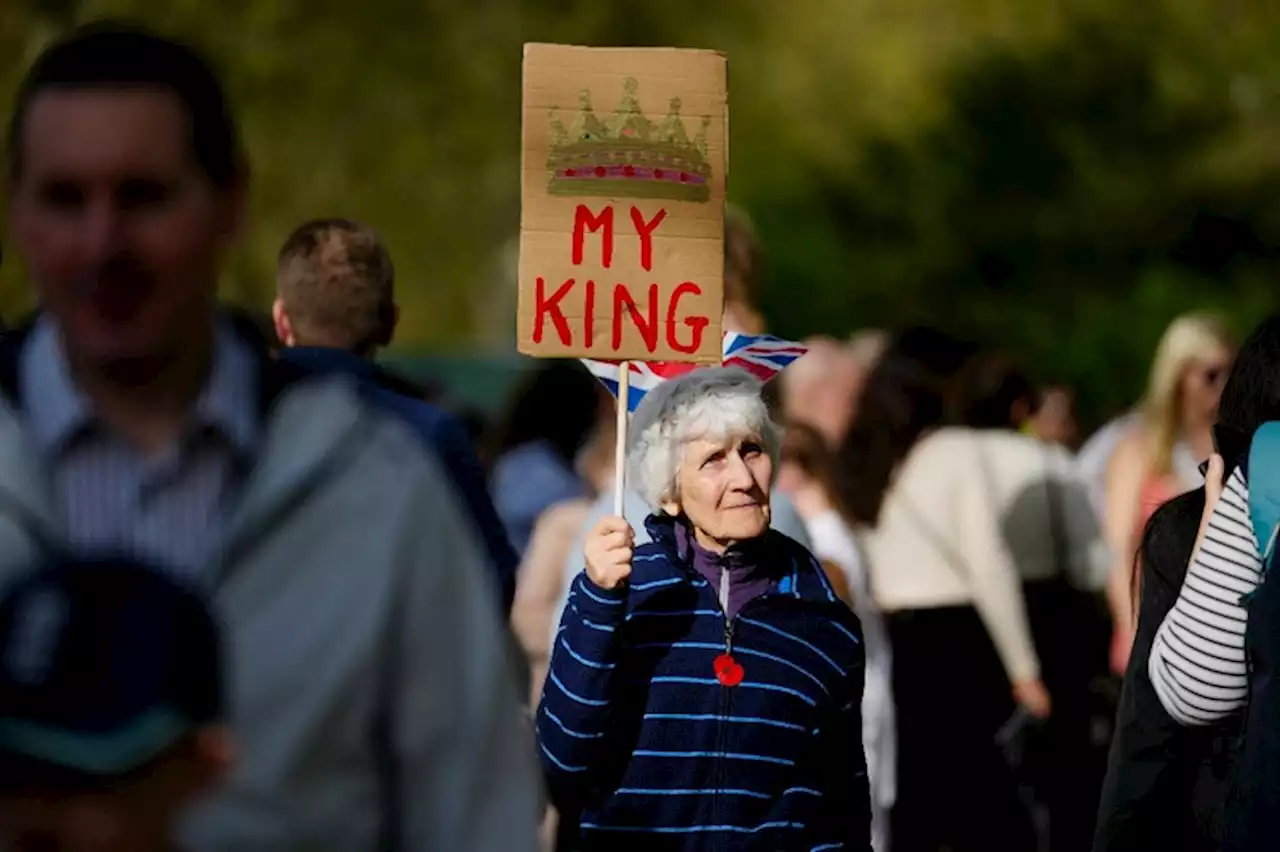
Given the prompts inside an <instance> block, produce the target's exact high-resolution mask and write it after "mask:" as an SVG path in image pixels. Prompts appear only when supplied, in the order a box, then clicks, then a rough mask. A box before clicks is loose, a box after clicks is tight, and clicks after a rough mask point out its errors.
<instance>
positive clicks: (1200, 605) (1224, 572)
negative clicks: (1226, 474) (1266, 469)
mask: <svg viewBox="0 0 1280 852" xmlns="http://www.w3.org/2000/svg"><path fill="white" fill-rule="evenodd" d="M1261 579H1262V559H1261V556H1260V553H1259V548H1258V541H1257V539H1256V538H1255V536H1254V534H1253V524H1252V522H1251V521H1250V519H1249V486H1248V484H1247V483H1246V482H1245V478H1244V474H1243V473H1241V470H1240V468H1236V469H1235V471H1234V472H1233V473H1232V474H1231V477H1230V478H1229V479H1228V480H1227V484H1226V486H1225V487H1224V488H1223V490H1222V497H1221V499H1219V500H1218V504H1217V506H1215V507H1214V510H1213V515H1212V516H1211V517H1210V519H1209V526H1208V529H1207V530H1206V531H1205V535H1204V540H1203V541H1202V542H1201V544H1200V549H1199V551H1197V552H1196V554H1195V556H1194V557H1193V558H1192V561H1191V566H1190V568H1188V570H1187V579H1186V581H1185V582H1184V583H1183V585H1182V591H1181V592H1179V593H1178V600H1177V602H1176V603H1175V604H1174V605H1173V609H1172V610H1170V611H1169V614H1168V615H1167V616H1165V620H1164V623H1163V624H1161V625H1160V629H1159V631H1158V632H1157V633H1156V638H1155V641H1154V643H1153V644H1152V646H1151V658H1150V661H1149V662H1148V671H1149V673H1150V675H1151V684H1152V686H1154V687H1155V691H1156V695H1158V696H1159V698H1160V703H1161V704H1162V705H1164V708H1165V710H1167V711H1168V712H1169V715H1170V716H1172V717H1173V718H1174V719H1176V720H1177V721H1179V722H1181V723H1182V724H1184V725H1208V724H1210V723H1213V722H1216V721H1218V720H1220V719H1223V718H1225V717H1227V716H1229V715H1231V714H1232V713H1233V712H1235V711H1237V710H1239V709H1240V708H1241V707H1243V706H1244V703H1245V698H1246V696H1247V695H1248V691H1249V671H1248V664H1247V662H1246V660H1245V625H1246V623H1247V620H1248V614H1247V612H1246V610H1245V607H1244V606H1243V604H1242V602H1241V598H1242V597H1243V596H1245V595H1247V594H1248V593H1249V592H1252V591H1253V590H1254V589H1255V588H1257V586H1258V583H1259V582H1260V581H1261Z"/></svg>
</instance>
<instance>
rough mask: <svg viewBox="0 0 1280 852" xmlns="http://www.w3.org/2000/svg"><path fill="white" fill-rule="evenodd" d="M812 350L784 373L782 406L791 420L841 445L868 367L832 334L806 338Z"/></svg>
mask: <svg viewBox="0 0 1280 852" xmlns="http://www.w3.org/2000/svg"><path fill="white" fill-rule="evenodd" d="M804 345H805V346H808V347H809V351H808V352H806V353H805V354H804V357H803V358H801V359H800V360H798V361H796V362H795V363H794V364H792V365H791V366H790V367H788V368H787V370H786V372H784V373H783V374H782V376H781V377H780V380H781V381H782V409H783V415H784V417H785V419H786V420H787V421H789V422H796V423H804V424H807V425H809V426H812V427H813V428H814V429H816V430H818V433H819V434H820V435H822V439H823V441H825V442H826V444H827V446H828V447H838V446H839V445H840V442H841V441H843V440H844V435H845V432H846V431H847V430H848V428H849V422H850V420H851V419H852V417H853V411H854V406H855V405H856V404H857V398H858V393H859V391H861V389H862V380H863V378H864V377H865V376H866V372H867V368H866V366H865V365H864V364H863V363H862V362H861V361H860V360H859V358H858V354H857V353H856V352H855V350H854V348H853V347H852V346H849V345H847V344H842V343H839V342H838V341H835V340H832V339H831V338H830V337H811V338H809V339H808V340H806V341H804Z"/></svg>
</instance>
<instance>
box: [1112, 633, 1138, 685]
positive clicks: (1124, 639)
mask: <svg viewBox="0 0 1280 852" xmlns="http://www.w3.org/2000/svg"><path fill="white" fill-rule="evenodd" d="M1137 635H1138V634H1137V629H1136V628H1135V627H1134V626H1133V625H1132V623H1130V624H1129V625H1127V626H1125V627H1124V628H1120V627H1115V628H1113V629H1112V631H1111V651H1110V658H1111V673H1112V674H1113V675H1115V676H1116V677H1124V673H1125V672H1126V671H1128V670H1129V652H1130V651H1132V650H1133V641H1134V639H1135V638H1137Z"/></svg>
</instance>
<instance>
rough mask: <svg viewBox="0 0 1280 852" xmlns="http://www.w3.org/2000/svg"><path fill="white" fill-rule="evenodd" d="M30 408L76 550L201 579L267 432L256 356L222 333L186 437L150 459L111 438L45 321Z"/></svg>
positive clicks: (35, 349) (24, 372)
mask: <svg viewBox="0 0 1280 852" xmlns="http://www.w3.org/2000/svg"><path fill="white" fill-rule="evenodd" d="M19 357H20V361H19V365H18V369H19V374H18V375H19V383H20V385H19V389H20V396H21V399H22V408H23V412H24V415H25V417H26V420H27V426H28V428H29V431H30V433H31V435H32V437H33V438H34V440H35V442H36V447H37V448H38V450H39V451H40V452H41V454H42V455H43V457H44V459H45V463H46V465H47V466H48V468H49V472H50V475H51V478H52V485H53V496H54V505H55V508H56V509H57V510H58V511H59V512H60V515H61V521H62V528H63V530H64V532H65V533H66V535H67V537H68V540H69V542H70V544H71V545H72V546H73V547H75V548H78V549H82V550H93V551H98V550H116V551H122V552H128V553H132V554H135V555H138V556H140V557H143V558H145V559H148V560H150V561H154V562H157V563H159V564H164V565H168V566H170V567H172V568H174V569H176V570H177V571H180V572H182V573H184V574H186V575H187V576H194V575H195V574H196V572H198V571H200V570H201V569H202V568H203V567H204V566H205V565H207V564H208V562H209V558H210V556H211V554H212V550H211V548H212V547H214V546H215V545H216V543H217V536H218V534H219V532H220V530H221V521H222V520H223V518H224V516H225V512H226V509H227V508H228V502H229V498H230V497H231V495H232V493H233V490H234V488H235V486H236V484H237V483H238V481H239V479H240V478H241V477H242V475H243V474H244V473H245V472H247V470H248V468H249V466H250V465H251V464H252V462H253V457H254V451H255V449H256V446H257V442H258V438H259V431H260V424H259V419H258V418H259V411H258V404H257V398H258V397H257V388H258V383H259V367H258V364H257V361H256V358H255V356H254V353H253V351H252V350H251V349H250V348H249V346H248V345H247V344H245V343H244V342H243V341H241V340H239V339H238V338H237V337H236V336H235V333H234V332H233V331H232V330H231V329H230V328H227V327H220V328H219V329H218V334H217V338H216V343H215V349H214V361H213V367H212V370H211V372H210V375H209V379H208V381H207V383H206V385H205V388H204V390H203V391H202V393H201V394H200V396H199V397H198V399H197V401H196V404H195V406H194V408H193V409H192V413H191V418H190V421H189V422H188V424H187V428H186V429H185V430H184V431H183V433H182V434H181V436H180V437H179V438H178V440H176V441H175V442H174V443H173V444H172V445H171V446H169V447H167V448H165V449H164V450H163V451H161V452H160V453H158V454H155V455H152V456H147V455H145V454H143V453H142V452H141V451H140V450H139V449H138V448H137V447H136V446H135V445H133V444H131V443H130V442H129V441H127V440H125V439H124V438H123V437H121V436H119V435H116V434H114V433H113V432H111V431H110V430H109V429H108V427H107V426H106V425H105V424H103V423H102V421H101V420H99V419H98V418H97V417H96V416H95V415H94V412H93V409H92V406H91V404H90V402H89V401H88V400H87V399H86V398H85V397H84V395H83V394H82V393H81V392H80V391H79V390H78V389H77V388H76V386H75V384H74V382H73V380H72V378H71V374H70V371H69V369H68V366H67V361H66V357H65V355H64V354H63V350H62V345H61V342H60V339H59V335H58V330H57V328H56V327H55V326H54V325H53V323H52V322H51V321H50V320H49V319H48V318H47V317H42V318H41V319H40V320H38V321H37V323H36V325H35V327H34V328H33V329H32V331H31V334H30V337H29V338H28V339H27V340H26V342H25V343H24V345H23V348H22V352H21V354H20V356H19Z"/></svg>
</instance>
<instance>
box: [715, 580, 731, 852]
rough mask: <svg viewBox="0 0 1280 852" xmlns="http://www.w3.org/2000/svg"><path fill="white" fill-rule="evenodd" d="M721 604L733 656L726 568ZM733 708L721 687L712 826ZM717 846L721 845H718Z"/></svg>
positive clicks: (728, 689)
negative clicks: (729, 719) (729, 717)
mask: <svg viewBox="0 0 1280 852" xmlns="http://www.w3.org/2000/svg"><path fill="white" fill-rule="evenodd" d="M718 598H719V602H720V617H721V618H723V619H724V653H726V654H732V652H733V621H734V620H733V619H731V618H730V617H729V571H728V570H727V569H725V568H721V569H720V594H719V596H718ZM732 706H733V688H732V687H728V686H724V685H723V684H721V686H720V717H721V721H720V723H719V730H718V731H717V733H716V767H715V771H714V772H713V773H712V775H711V777H712V781H713V783H714V784H715V791H716V792H715V794H714V795H713V796H712V799H711V824H712V825H719V824H720V791H721V790H723V789H724V786H725V764H726V763H727V762H728V761H727V758H726V757H725V752H726V749H727V745H726V743H725V739H726V737H727V736H728V728H729V724H728V723H727V722H725V721H724V719H726V718H728V716H729V711H730V709H731V708H732ZM716 845H717V846H718V845H720V844H716Z"/></svg>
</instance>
